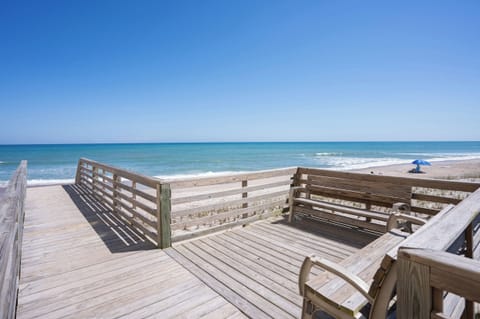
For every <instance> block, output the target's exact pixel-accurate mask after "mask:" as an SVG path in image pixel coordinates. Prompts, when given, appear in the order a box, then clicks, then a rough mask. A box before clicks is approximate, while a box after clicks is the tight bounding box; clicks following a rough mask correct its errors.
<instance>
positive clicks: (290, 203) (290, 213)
mask: <svg viewBox="0 0 480 319" xmlns="http://www.w3.org/2000/svg"><path fill="white" fill-rule="evenodd" d="M294 195H295V190H294V189H293V188H290V193H289V195H288V206H289V207H288V208H289V209H288V222H289V223H291V222H292V221H293V198H294Z"/></svg>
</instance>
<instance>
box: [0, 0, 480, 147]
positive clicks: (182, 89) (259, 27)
mask: <svg viewBox="0 0 480 319" xmlns="http://www.w3.org/2000/svg"><path fill="white" fill-rule="evenodd" d="M479 16H480V1H397V2H391V1H378V2H370V1H320V0H318V1H244V0H242V1H48V0H46V1H2V5H1V8H0V110H1V125H0V144H15V143H81V142H181V141H194V142H195V141H343V140H350V141H352V140H353V141H357V140H368V141H375V140H480V129H479V122H480V105H479V104H480V19H479V18H478V17H479Z"/></svg>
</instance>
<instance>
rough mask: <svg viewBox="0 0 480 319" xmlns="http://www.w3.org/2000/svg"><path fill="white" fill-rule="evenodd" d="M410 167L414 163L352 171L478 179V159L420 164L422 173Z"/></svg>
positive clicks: (479, 165)
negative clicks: (414, 171) (413, 171)
mask: <svg viewBox="0 0 480 319" xmlns="http://www.w3.org/2000/svg"><path fill="white" fill-rule="evenodd" d="M412 168H415V165H413V164H399V165H389V166H379V167H370V168H365V169H360V170H354V172H358V173H367V174H375V175H391V176H402V177H413V178H435V179H449V180H467V181H470V180H471V181H479V180H480V159H475V160H464V161H442V162H432V166H421V170H422V171H423V172H424V173H423V174H413V173H409V172H408V171H409V170H411V169H412Z"/></svg>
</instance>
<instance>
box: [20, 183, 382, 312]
mask: <svg viewBox="0 0 480 319" xmlns="http://www.w3.org/2000/svg"><path fill="white" fill-rule="evenodd" d="M295 225H296V227H292V226H290V225H287V224H286V223H285V222H284V221H283V220H282V219H281V220H277V221H275V222H267V221H263V222H258V223H255V224H252V225H249V226H246V227H243V228H237V229H234V230H230V231H226V232H223V233H220V234H216V235H212V236H209V237H203V238H198V239H196V240H192V241H189V242H181V243H179V244H176V245H174V247H173V248H169V249H167V250H164V251H162V250H159V249H155V248H154V246H153V245H152V244H150V243H149V242H146V241H144V240H142V237H141V236H140V235H139V234H138V233H136V231H134V230H132V229H131V228H129V227H127V226H126V225H125V224H124V223H123V222H121V221H120V220H119V219H117V218H116V217H115V216H114V215H113V214H112V213H111V211H110V210H109V209H107V208H106V207H104V206H102V205H101V204H99V203H98V202H97V201H96V200H94V199H92V198H91V197H90V196H89V195H88V194H87V193H85V192H83V190H82V189H81V188H79V187H78V186H75V185H67V186H49V187H38V188H29V189H28V191H27V202H26V217H25V231H24V241H23V255H22V268H21V279H20V289H19V301H18V313H17V316H18V318H42V317H43V318H65V317H70V318H72V317H75V318H92V317H96V318H119V317H128V318H147V317H158V318H178V317H184V318H202V317H206V318H242V317H245V316H248V317H252V318H295V317H299V315H300V312H301V302H302V299H301V297H300V296H299V295H298V285H297V276H298V272H299V269H300V265H301V262H302V261H303V258H304V257H305V255H308V254H310V253H316V254H317V255H319V256H323V257H326V258H329V259H331V260H333V261H339V260H342V259H344V258H346V257H348V256H349V255H351V254H353V253H354V252H355V251H357V250H358V249H359V248H361V247H363V246H364V245H366V244H367V243H368V242H370V241H371V240H373V238H374V237H373V236H372V235H369V234H367V233H361V232H358V231H353V230H350V229H347V228H340V227H336V226H331V225H330V226H325V225H323V226H322V227H318V225H317V226H315V225H312V224H310V225H307V224H302V223H296V224H295ZM318 271H319V270H314V272H318Z"/></svg>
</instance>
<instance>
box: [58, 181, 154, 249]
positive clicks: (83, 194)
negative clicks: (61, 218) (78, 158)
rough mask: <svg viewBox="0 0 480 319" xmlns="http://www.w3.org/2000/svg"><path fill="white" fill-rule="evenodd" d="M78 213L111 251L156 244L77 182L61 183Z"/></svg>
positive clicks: (151, 247)
mask: <svg viewBox="0 0 480 319" xmlns="http://www.w3.org/2000/svg"><path fill="white" fill-rule="evenodd" d="M63 189H64V190H65V192H66V193H67V194H68V195H69V196H70V198H71V199H72V201H73V203H74V204H75V206H77V208H78V210H79V211H80V213H82V215H83V217H84V218H85V219H86V220H87V221H88V223H89V224H90V226H91V227H92V228H93V229H94V230H95V232H96V233H97V234H98V236H99V237H100V238H101V239H102V241H103V243H104V244H105V246H106V247H107V248H108V249H109V250H110V252H112V253H120V252H127V251H139V250H149V249H154V248H156V246H155V245H154V244H153V243H152V242H150V241H149V240H148V239H146V238H145V237H144V236H143V234H141V233H140V232H138V231H137V230H135V229H134V228H133V227H131V226H130V225H129V224H127V223H126V222H125V221H124V220H122V219H121V218H119V217H118V216H117V215H116V214H114V213H113V211H112V209H111V208H110V207H108V206H106V205H104V204H102V203H101V202H100V201H99V200H97V199H96V198H95V197H94V196H93V194H92V192H91V191H90V190H88V189H86V188H85V187H83V186H81V185H77V184H69V185H63Z"/></svg>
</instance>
